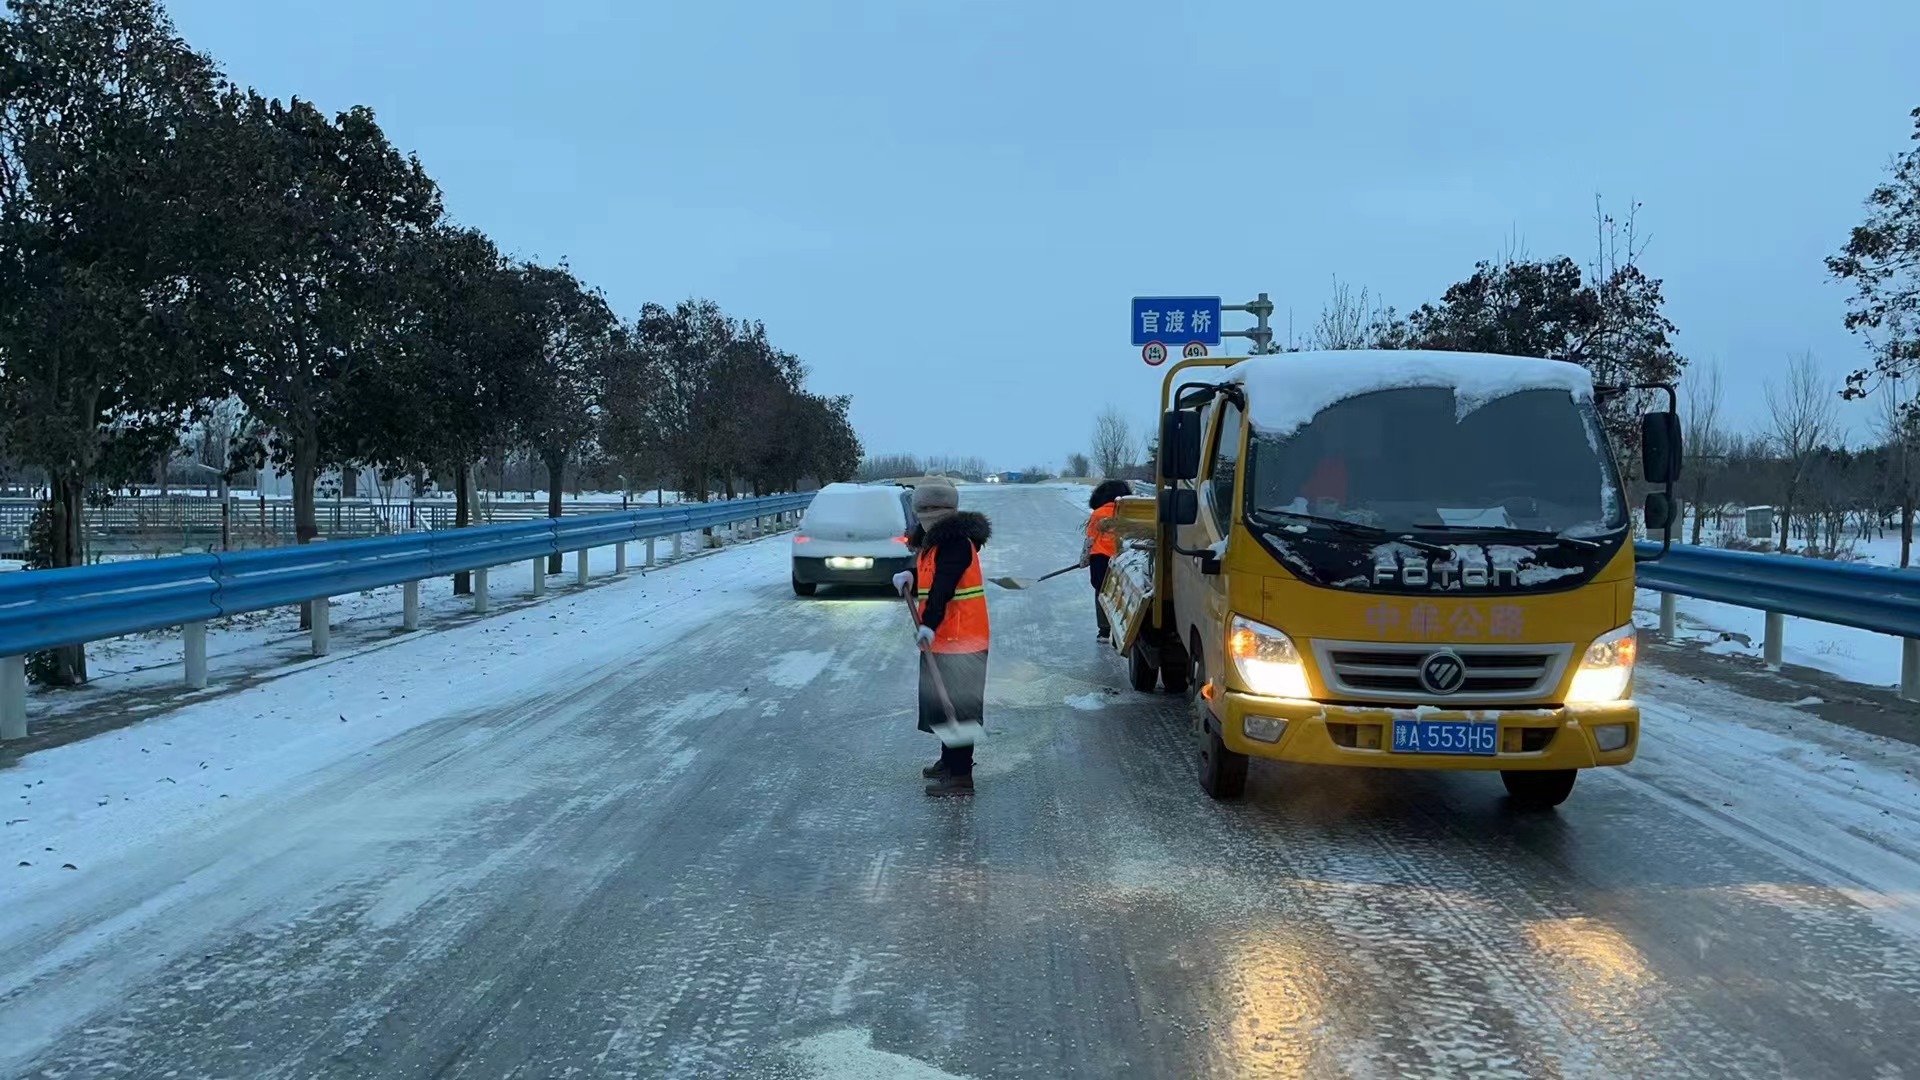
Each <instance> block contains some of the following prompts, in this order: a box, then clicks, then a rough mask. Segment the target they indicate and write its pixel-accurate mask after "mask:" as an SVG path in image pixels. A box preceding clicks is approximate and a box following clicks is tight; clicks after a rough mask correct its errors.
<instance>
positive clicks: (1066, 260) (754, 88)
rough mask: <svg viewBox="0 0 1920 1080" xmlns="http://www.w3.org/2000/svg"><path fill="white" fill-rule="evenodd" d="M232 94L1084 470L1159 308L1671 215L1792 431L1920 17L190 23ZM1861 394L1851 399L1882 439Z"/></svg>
mask: <svg viewBox="0 0 1920 1080" xmlns="http://www.w3.org/2000/svg"><path fill="white" fill-rule="evenodd" d="M171 7H172V10H173V12H174V16H175V18H176V20H177V22H178V23H179V25H180V28H181V30H182V31H183V33H184V34H185V35H186V36H187V38H188V39H189V40H190V41H192V42H193V43H194V45H195V46H196V47H198V48H201V49H204V50H207V51H209V52H211V53H213V54H214V55H215V56H216V57H217V58H218V59H219V60H220V61H221V63H222V64H223V65H224V66H225V67H226V69H227V71H228V72H229V73H230V74H231V75H232V76H233V77H235V78H236V79H238V80H240V81H242V82H245V83H249V84H252V85H254V86H257V87H258V88H259V89H261V90H262V91H265V92H267V93H270V94H273V95H275V96H282V97H284V96H287V95H295V94H297V95H299V96H302V97H306V98H309V99H311V100H314V101H316V102H317V103H319V104H320V105H322V106H323V107H326V108H329V109H336V108H344V107H346V106H349V105H352V104H357V103H364V104H367V105H370V106H372V107H373V108H374V109H375V110H376V111H377V113H378V114H379V117H380V120H381V122H382V124H383V125H384V126H385V127H386V129H387V131H388V133H389V134H390V135H391V136H392V137H393V138H394V139H395V141H396V142H397V143H398V144H400V145H401V146H403V147H405V148H407V149H410V150H413V151H414V152H416V153H418V154H419V155H420V157H421V159H422V160H423V161H424V162H425V164H426V166H427V168H428V170H429V171H430V172H431V173H432V174H433V175H434V176H435V177H436V178H437V179H438V180H439V181H440V183H441V185H442V187H443V188H444V189H445V192H446V199H447V205H448V207H449V209H450V210H451V211H452V212H453V213H454V215H456V216H457V217H458V218H459V219H460V220H461V221H463V222H465V223H469V224H472V225H477V226H480V227H482V228H484V229H485V230H487V232H488V233H490V234H491V235H493V236H494V237H495V238H496V240H497V241H498V242H499V243H500V244H501V245H502V246H503V247H504V248H506V249H508V250H510V251H513V252H515V253H518V254H521V255H527V256H538V257H540V258H545V259H557V258H560V257H562V256H564V257H566V258H568V259H569V260H570V261H571V262H572V263H573V265H574V267H575V268H576V269H577V270H579V271H580V272H581V273H582V275H583V276H584V277H586V278H587V279H589V280H590V281H592V282H594V283H595V284H598V285H600V286H601V287H603V288H604V289H605V290H606V292H607V294H608V296H609V297H610V298H611V300H612V301H613V303H614V304H615V306H616V307H617V308H618V309H619V310H620V311H621V312H622V313H623V314H626V315H631V314H633V313H634V312H636V311H637V310H638V308H639V306H640V304H641V303H642V302H644V301H648V300H657V301H661V302H667V303H671V302H672V301H674V300H677V299H680V298H683V297H686V296H690V295H699V296H708V297H712V298H713V299H715V300H716V301H718V302H719V303H720V304H721V305H723V306H724V307H726V308H727V309H728V310H730V311H732V312H734V313H736V314H739V315H744V316H749V317H754V318H759V319H763V320H765V321H766V323H767V326H768V328H769V330H770V331H771V333H772V334H773V336H774V338H775V340H776V341H778V342H780V343H781V344H783V345H784V346H786V347H787V348H790V349H792V350H794V351H795V352H797V353H799V354H800V355H801V356H803V357H804V358H805V359H806V360H807V361H808V362H809V363H810V364H811V365H812V367H813V370H814V383H815V385H816V386H817V387H818V388H820V389H822V390H824V391H829V392H835V393H852V394H853V395H854V401H855V407H854V420H855V423H856V425H857V427H858V428H859V430H860V432H861V434H862V436H863V437H864V438H865V440H866V442H867V445H868V448H869V449H870V450H875V451H892V450H914V451H920V452H944V453H962V454H979V455H981V456H983V457H986V458H987V459H988V460H989V461H991V462H992V463H994V464H996V465H999V466H1004V467H1017V466H1021V465H1025V464H1029V463H1036V462H1037V463H1044V464H1047V465H1050V466H1053V467H1055V468H1057V467H1059V465H1060V463H1061V462H1062V461H1063V460H1064V458H1065V456H1066V455H1067V454H1068V453H1069V452H1071V451H1073V450H1076V449H1083V448H1084V447H1085V444H1086V443H1087V441H1088V434H1089V431H1090V428H1091V426H1092V417H1093V414H1094V413H1095V412H1097V411H1098V410H1099V409H1100V408H1101V407H1103V406H1105V405H1107V404H1109V403H1112V404H1117V405H1120V406H1122V407H1123V408H1125V409H1127V410H1128V411H1129V412H1130V413H1131V414H1133V415H1134V416H1136V417H1138V418H1139V419H1140V420H1141V421H1142V422H1143V423H1144V422H1145V421H1146V420H1147V419H1148V418H1149V417H1150V416H1151V414H1152V412H1153V409H1154V407H1155V405H1154V401H1155V398H1154V395H1155V392H1156V389H1157V379H1156V378H1155V377H1154V376H1153V374H1152V373H1151V371H1150V369H1148V368H1146V366H1145V365H1143V364H1142V363H1141V362H1140V359H1139V354H1138V353H1137V351H1135V350H1133V349H1131V348H1130V347H1129V346H1128V344H1127V333H1126V331H1127V327H1126V325H1125V323H1126V318H1127V314H1126V312H1127V299H1128V297H1130V296H1132V295H1134V294H1136V293H1140V294H1161V293H1172V294H1189V295H1191V294H1203V295H1204V294H1209V293H1220V294H1223V295H1225V296H1227V298H1228V299H1229V301H1232V300H1235V299H1246V298H1250V297H1251V296H1252V295H1253V293H1255V292H1257V291H1260V290H1265V291H1267V292H1269V293H1271V294H1272V296H1273V297H1274V299H1275V301H1276V303H1277V304H1279V305H1280V307H1281V308H1282V312H1283V316H1282V318H1281V320H1280V321H1281V326H1282V332H1283V333H1284V327H1285V322H1284V312H1285V310H1286V309H1287V308H1288V307H1291V309H1292V311H1293V316H1294V321H1295V326H1296V331H1297V332H1298V333H1301V334H1304V331H1305V329H1306V327H1307V325H1308V324H1309V323H1310V322H1311V320H1312V318H1313V316H1314V315H1315V313H1316V312H1317V311H1318V310H1319V308H1320V305H1321V304H1322V302H1323V301H1324V300H1325V299H1326V297H1327V295H1328V293H1329V291H1330V283H1331V280H1332V278H1333V277H1334V275H1338V276H1339V277H1340V278H1341V279H1343V280H1346V281H1350V282H1352V283H1354V284H1356V285H1364V286H1367V287H1368V288H1370V289H1371V290H1372V291H1373V293H1374V294H1375V295H1376V296H1378V297H1380V298H1383V299H1384V300H1386V301H1388V302H1391V303H1393V304H1395V305H1396V306H1398V307H1400V308H1401V309H1402V310H1405V309H1406V308H1409V307H1412V306H1415V305H1417V304H1418V303H1419V302H1420V301H1422V300H1426V299H1430V298H1433V297H1435V296H1437V294H1438V293H1439V292H1440V291H1441V290H1442V289H1444V288H1445V287H1446V285H1447V284H1449V283H1450V282H1453V281H1455V280H1458V279H1459V278H1461V277H1464V276H1465V275H1466V274H1467V273H1468V271H1469V270H1470V268H1471V264H1472V263H1473V261H1474V260H1475V259H1477V258H1482V257H1491V256H1494V255H1497V254H1498V253H1499V252H1500V251H1501V249H1502V247H1503V245H1504V244H1505V243H1506V242H1507V240H1508V238H1509V237H1512V236H1518V237H1519V238H1520V239H1521V241H1522V242H1523V243H1524V245H1525V247H1526V249H1527V250H1528V251H1529V252H1530V253H1531V254H1533V255H1535V256H1544V255H1549V254H1559V253H1563V252H1564V253H1567V254H1571V255H1573V256H1574V257H1576V258H1578V259H1580V260H1581V261H1582V262H1584V261H1586V259H1587V258H1588V257H1589V256H1590V255H1591V253H1592V249H1593V225H1592V220H1591V218H1592V209H1593V197H1594V194H1595V193H1596V192H1599V193H1602V194H1604V195H1605V196H1606V197H1607V199H1608V202H1609V204H1610V205H1612V206H1616V207H1624V206H1625V204H1626V203H1627V201H1628V200H1629V199H1638V200H1639V201H1641V202H1642V203H1644V204H1645V209H1644V210H1643V211H1642V212H1641V225H1642V228H1643V230H1644V231H1645V232H1647V233H1648V234H1650V236H1651V241H1652V246H1651V248H1650V250H1649V251H1648V254H1647V257H1646V259H1645V263H1646V265H1647V267H1648V268H1649V269H1650V271H1651V272H1653V273H1654V274H1655V275H1657V276H1660V277H1663V278H1665V280H1666V285H1667V296H1668V300H1669V312H1670V315H1671V316H1672V318H1673V319H1674V321H1675V322H1677V323H1678V324H1679V326H1680V330H1681V334H1680V338H1679V345H1680V346H1681V348H1682V350H1683V351H1684V352H1685V353H1687V354H1688V355H1689V356H1692V357H1695V358H1718V360H1719V362H1720V363H1721V364H1722V366H1723V368H1724V369H1725V371H1726V375H1727V383H1728V398H1729V400H1728V405H1727V408H1728V410H1729V411H1730V412H1731V413H1732V414H1733V415H1734V416H1735V417H1736V418H1739V419H1743V420H1747V421H1750V422H1753V423H1756V424H1757V423H1758V422H1759V417H1760V414H1761V412H1762V410H1763V406H1762V398H1761V389H1760V388H1761V385H1762V383H1763V382H1764V380H1766V379H1768V378H1773V377H1777V376H1778V374H1779V373H1780V371H1781V369H1782V368H1783V367H1784V364H1785V358H1786V356H1787V354H1788V353H1789V352H1790V351H1796V350H1802V349H1812V350H1814V351H1815V352H1816V354H1818V355H1819V356H1820V358H1821V359H1822V361H1823V363H1824V364H1825V365H1826V366H1828V367H1829V368H1830V369H1831V370H1833V371H1834V373H1835V374H1834V382H1835V385H1836V387H1837V386H1838V385H1839V382H1840V378H1841V375H1842V373H1843V372H1844V371H1845V370H1847V369H1848V368H1849V367H1851V366H1855V365H1856V364H1857V363H1858V360H1859V356H1860V350H1859V347H1858V345H1857V344H1856V343H1855V341H1854V340H1853V339H1852V338H1851V336H1850V335H1848V334H1847V333H1846V331H1845V330H1844V329H1843V328H1842V327H1841V325H1840V319H1841V317H1842V315H1843V313H1844V310H1845V309H1844V301H1845V295H1846V294H1845V291H1844V290H1843V289H1842V288H1840V287H1839V286H1837V285H1835V284H1832V283H1830V282H1829V281H1828V280H1827V279H1826V276H1825V272H1824V269H1823V267H1822V265H1821V259H1822V257H1823V256H1825V255H1827V254H1829V253H1830V252H1832V251H1833V250H1834V249H1835V248H1836V247H1837V246H1838V245H1839V244H1840V243H1841V242H1843V240H1844V239H1845V236H1846V233H1847V230H1848V228H1850V227H1851V226H1852V225H1853V224H1855V223H1856V222H1857V221H1858V220H1859V217H1860V201H1861V199H1862V198H1863V197H1864V196H1865V194H1866V193H1867V191H1868V190H1869V188H1870V187H1871V186H1872V185H1873V184H1874V183H1875V182H1876V181H1877V180H1878V179H1879V178H1880V177H1881V175H1882V171H1883V166H1884V164H1885V162H1886V160H1887V159H1888V158H1889V157H1890V156H1891V155H1892V154H1894V153H1895V152H1898V151H1902V150H1904V149H1905V148H1906V146H1907V137H1908V135H1909V133H1910V132H1911V130H1912V129H1911V122H1910V121H1909V119H1908V117H1907V113H1908V110H1910V109H1912V108H1913V107H1915V106H1916V105H1920V3H1915V2H1914V0H1852V2H1835V3H1810V2H1805V0H1794V2H1782V0H1743V2H1741V3H1727V2H1721V0H1713V2H1704V0H1702V2H1690V0H1663V2H1658V3H1656V2H1650V0H1628V2H1620V3H1609V4H1601V5H1572V4H1565V3H1559V2H1553V0H1533V2H1504V3H1472V2H1464V0H1463V2H1459V3H1444V4H1443V3H1432V2H1393V3H1373V4H1366V3H1353V4H1344V5H1335V4H1316V5H1311V6H1306V5H1294V4H1286V3H1279V2H1271V0H1269V2H1258V0H1250V2H1241V3H1228V2H1214V3H1186V4H1174V5H1152V4H1142V3H1138V2H1136V0H1108V2H1104V3H1080V2H1075V3H1054V2H1048V0H1008V2H998V0H994V2H981V0H973V2H950V3H943V4H935V3H925V2H916V0H893V2H887V0H873V2H867V3H858V2H847V0H832V2H822V3H810V2H790V3H777V2H773V0H762V2H760V3H745V2H739V0H692V2H687V3H679V4H660V3H639V2H634V3H619V2H612V0H546V2H544V3H529V2H527V0H514V2H512V3H507V2H501V0H469V2H459V3H455V2H445V0H443V2H426V0H380V2H373V0H273V2H271V3H261V2H259V0H244V2H242V0H174V3H173V4H172V5H171ZM1864 412H1865V409H1864V408H1863V407H1856V408H1853V409H1849V410H1847V414H1848V415H1850V416H1852V417H1853V418H1854V420H1855V421H1856V424H1855V426H1856V427H1857V428H1858V429H1859V430H1860V431H1861V432H1862V433H1864V431H1865V430H1866V428H1867V427H1868V426H1869V425H1868V423H1867V421H1866V418H1865V416H1864V415H1862V414H1863V413H1864Z"/></svg>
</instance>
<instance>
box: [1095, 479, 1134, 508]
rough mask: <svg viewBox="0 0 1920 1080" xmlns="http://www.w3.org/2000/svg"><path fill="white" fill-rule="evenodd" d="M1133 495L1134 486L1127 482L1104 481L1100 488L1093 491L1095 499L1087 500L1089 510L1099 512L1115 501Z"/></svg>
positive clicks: (1101, 482)
mask: <svg viewBox="0 0 1920 1080" xmlns="http://www.w3.org/2000/svg"><path fill="white" fill-rule="evenodd" d="M1131 494H1133V485H1132V484H1129V483H1127V482H1126V481H1125V480H1102V481H1100V486H1099V487H1096V488H1094V489H1093V497H1092V498H1090V499H1088V500H1087V509H1089V510H1098V509H1100V508H1101V507H1103V506H1105V505H1107V504H1108V503H1110V502H1112V501H1113V500H1115V499H1118V498H1121V497H1123V496H1127V495H1131Z"/></svg>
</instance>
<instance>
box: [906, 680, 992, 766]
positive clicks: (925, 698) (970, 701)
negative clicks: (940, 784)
mask: <svg viewBox="0 0 1920 1080" xmlns="http://www.w3.org/2000/svg"><path fill="white" fill-rule="evenodd" d="M928 664H934V665H937V666H938V667H939V668H940V679H941V681H942V682H943V683H944V684H945V685H946V688H947V698H948V699H949V700H950V701H952V702H953V717H954V719H955V720H959V721H961V722H962V723H965V722H966V721H969V720H971V721H972V722H974V723H976V724H978V723H981V722H983V721H984V720H985V719H986V715H987V654H986V652H985V650H982V651H980V652H976V653H921V654H920V730H921V731H925V732H927V733H929V734H931V733H932V732H933V725H935V724H944V723H946V722H947V712H946V710H945V709H943V708H941V707H940V694H939V691H937V690H935V689H934V686H933V678H932V676H930V675H928V674H927V665H928ZM940 763H941V764H942V765H945V766H946V767H947V772H949V773H951V774H952V775H954V776H972V775H973V747H971V746H948V745H946V744H945V743H942V744H940Z"/></svg>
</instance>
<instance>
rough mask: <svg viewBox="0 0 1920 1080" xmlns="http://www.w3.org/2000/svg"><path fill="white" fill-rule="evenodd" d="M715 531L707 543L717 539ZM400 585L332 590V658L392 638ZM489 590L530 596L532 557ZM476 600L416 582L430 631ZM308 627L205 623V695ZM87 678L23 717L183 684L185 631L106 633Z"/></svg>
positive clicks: (286, 612) (32, 701) (33, 699)
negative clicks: (343, 592)
mask: <svg viewBox="0 0 1920 1080" xmlns="http://www.w3.org/2000/svg"><path fill="white" fill-rule="evenodd" d="M701 539H702V537H701V535H700V534H699V533H688V534H687V535H686V537H685V539H684V541H683V549H682V550H683V551H684V552H685V556H684V557H685V558H694V557H697V556H698V555H699V554H700V552H699V550H698V545H699V543H700V542H701ZM720 539H721V538H719V537H716V538H714V540H713V541H711V542H719V541H720ZM672 551H673V544H672V541H671V540H670V539H668V538H665V537H663V538H661V539H659V540H658V541H656V545H655V557H656V560H657V561H658V562H659V563H660V564H662V565H663V566H664V565H666V564H668V563H670V562H671V561H672V560H671V556H672ZM645 558H646V545H645V543H635V544H632V545H630V546H629V547H628V550H627V567H628V571H629V573H633V574H637V573H639V572H640V571H642V570H643V569H645V567H644V563H645ZM575 559H576V556H575V555H573V554H569V555H567V556H566V559H565V568H564V573H562V574H558V575H552V576H550V577H548V579H547V595H548V596H549V597H556V596H558V595H563V594H564V591H565V590H566V589H568V588H571V587H572V584H573V581H574V574H575V572H576V571H575V567H576V565H577V564H576V562H575ZM616 565H617V562H616V556H615V553H614V549H613V548H611V547H602V548H595V549H593V551H592V553H591V557H590V559H589V562H588V566H589V568H590V571H591V575H592V576H593V577H595V578H603V577H605V576H607V575H609V574H612V573H613V572H614V570H615V567H616ZM402 591H403V590H402V589H401V587H400V586H398V585H392V586H387V587H383V588H378V589H369V590H366V591H364V592H358V593H349V594H347V595H345V596H336V597H334V598H333V599H332V601H331V603H330V607H331V619H330V620H329V623H330V625H331V626H332V628H333V634H332V641H331V648H332V652H333V654H334V655H335V656H340V655H343V654H346V653H350V652H353V651H355V650H358V649H363V648H371V647H377V646H379V645H382V644H385V643H389V642H391V641H393V640H394V638H395V635H397V634H398V633H399V631H400V616H401V602H402ZM487 593H488V597H489V599H490V600H491V602H492V604H493V606H494V607H496V608H507V607H512V606H514V605H516V604H520V603H524V602H527V601H531V600H533V599H534V594H533V564H532V563H531V561H528V562H522V563H514V564H512V565H510V566H501V567H495V568H494V569H493V571H492V573H491V574H490V575H489V576H488V588H487ZM472 608H473V598H472V597H470V596H457V595H455V594H454V592H453V579H452V578H450V577H438V578H429V579H427V580H425V581H422V582H421V583H420V625H421V630H422V631H425V632H432V631H433V630H434V627H435V624H436V623H437V622H445V621H447V620H449V619H453V618H458V617H461V616H463V615H465V614H467V613H469V612H471V611H472ZM309 640H310V639H309V637H308V634H307V632H306V631H303V630H301V629H300V614H299V611H298V610H297V609H294V608H276V609H273V610H269V611H255V612H248V613H246V614H243V615H235V616H232V617H230V618H226V619H217V620H214V621H212V622H210V623H208V624H207V665H208V676H209V689H208V690H207V691H205V692H204V695H203V696H214V695H216V694H218V693H219V691H220V683H221V681H222V680H223V679H228V678H234V677H239V676H242V675H251V674H257V673H259V672H262V671H265V670H270V669H274V668H277V667H282V666H285V665H291V664H298V663H301V662H304V661H306V660H307V659H309V656H310V645H309ZM87 665H88V675H89V680H90V681H89V683H88V685H87V686H85V687H83V688H81V689H78V690H61V691H48V692H39V693H33V694H30V695H29V697H28V701H27V718H28V723H29V724H30V725H38V724H39V723H41V722H44V721H47V720H54V719H64V718H69V717H72V716H73V715H75V714H77V713H81V712H85V711H86V710H89V709H96V708H98V707H99V706H100V705H101V704H102V703H103V702H105V701H107V700H109V699H112V698H114V697H115V696H117V695H122V694H125V693H127V692H129V691H140V690H151V689H154V688H159V687H170V686H175V685H177V684H178V683H179V682H180V681H181V679H182V677H183V671H182V654H181V642H180V632H179V631H178V630H177V629H168V630H155V631H150V632H148V633H143V634H129V635H126V636H123V637H116V638H107V639H105V640H102V641H96V642H93V643H91V644H89V645H88V646H87Z"/></svg>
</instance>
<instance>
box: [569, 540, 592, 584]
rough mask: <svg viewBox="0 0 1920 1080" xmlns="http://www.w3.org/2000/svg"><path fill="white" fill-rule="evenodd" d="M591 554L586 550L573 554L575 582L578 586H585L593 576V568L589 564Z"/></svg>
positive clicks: (582, 549)
mask: <svg viewBox="0 0 1920 1080" xmlns="http://www.w3.org/2000/svg"><path fill="white" fill-rule="evenodd" d="M589 554H591V552H590V551H588V549H586V548H581V549H580V550H579V551H576V552H574V553H573V580H574V582H575V583H576V584H579V585H585V584H586V583H587V581H588V580H589V579H590V578H591V577H592V576H593V568H592V567H591V566H589V565H588V563H587V556H588V555H589Z"/></svg>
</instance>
